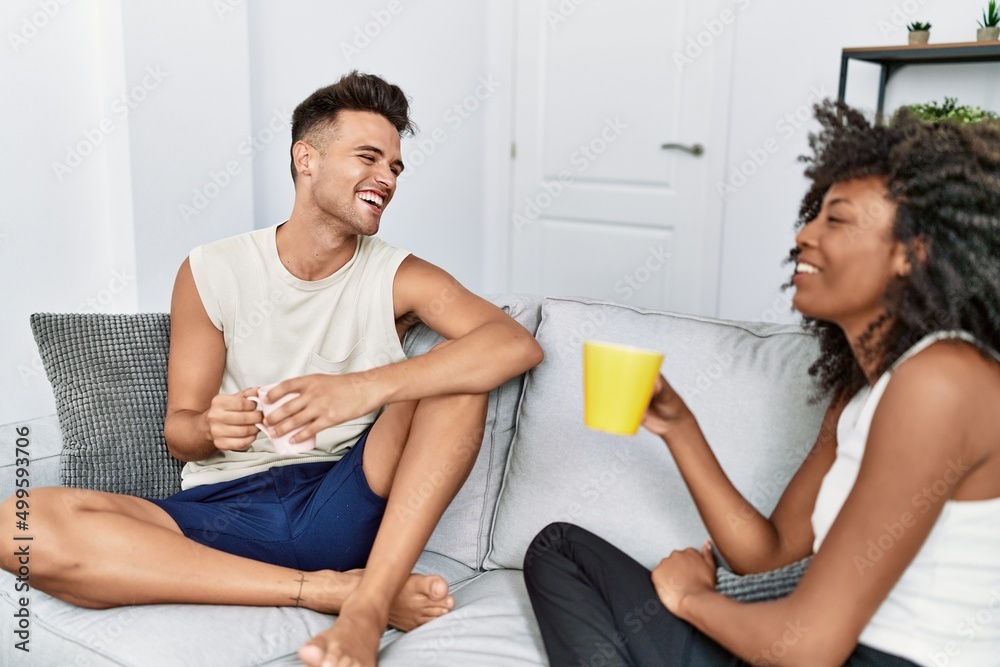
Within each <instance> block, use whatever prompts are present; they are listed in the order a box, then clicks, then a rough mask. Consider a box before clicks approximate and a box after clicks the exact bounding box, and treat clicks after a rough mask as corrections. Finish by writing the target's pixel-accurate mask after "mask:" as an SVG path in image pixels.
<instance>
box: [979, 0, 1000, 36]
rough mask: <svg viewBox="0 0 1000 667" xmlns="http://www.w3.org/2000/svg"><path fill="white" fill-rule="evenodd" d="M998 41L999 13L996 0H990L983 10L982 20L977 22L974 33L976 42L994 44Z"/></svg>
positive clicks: (999, 29) (999, 33)
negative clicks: (977, 28) (976, 28)
mask: <svg viewBox="0 0 1000 667" xmlns="http://www.w3.org/2000/svg"><path fill="white" fill-rule="evenodd" d="M997 39H1000V11H997V0H990V4H988V5H986V9H984V10H983V20H982V21H980V22H979V30H977V31H976V41H977V42H995V41H996V40H997Z"/></svg>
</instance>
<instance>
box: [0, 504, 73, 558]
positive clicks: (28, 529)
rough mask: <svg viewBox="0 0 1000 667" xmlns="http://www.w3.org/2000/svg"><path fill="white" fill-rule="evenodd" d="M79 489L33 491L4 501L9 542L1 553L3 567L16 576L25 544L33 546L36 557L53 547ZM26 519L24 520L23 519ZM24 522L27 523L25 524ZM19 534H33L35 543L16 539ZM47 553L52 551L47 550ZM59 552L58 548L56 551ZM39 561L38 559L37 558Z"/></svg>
mask: <svg viewBox="0 0 1000 667" xmlns="http://www.w3.org/2000/svg"><path fill="white" fill-rule="evenodd" d="M73 491H76V490H75V489H69V488H64V487H42V488H38V489H32V490H31V493H30V494H29V495H27V496H25V497H23V498H18V497H17V495H16V494H15V495H12V496H10V497H8V498H6V499H4V500H3V502H0V525H5V526H7V527H8V530H7V531H5V532H7V535H8V540H5V544H4V546H3V548H2V552H0V568H2V569H4V570H6V571H7V572H13V573H16V572H17V571H18V568H20V567H21V565H22V564H23V563H21V557H20V554H21V553H23V548H24V546H25V545H29V544H30V545H31V546H30V550H31V555H32V557H33V558H34V557H35V556H36V555H37V554H38V552H39V551H41V550H43V549H42V547H43V546H50V545H51V543H52V542H53V540H56V539H58V538H59V536H60V535H61V534H62V533H63V531H62V530H61V529H60V528H59V526H60V525H61V521H62V516H61V515H62V514H64V513H65V511H66V509H65V508H66V507H69V506H72V504H73V498H74V496H75V495H76V494H74V493H73ZM20 517H23V518H20ZM22 522H23V523H22ZM18 535H30V536H31V537H32V540H31V542H30V543H29V542H27V541H25V540H15V539H14V537H16V536H18ZM45 550H46V551H47V550H48V549H45ZM55 552H56V553H58V552H59V550H58V549H56V550H55ZM35 562H37V559H35Z"/></svg>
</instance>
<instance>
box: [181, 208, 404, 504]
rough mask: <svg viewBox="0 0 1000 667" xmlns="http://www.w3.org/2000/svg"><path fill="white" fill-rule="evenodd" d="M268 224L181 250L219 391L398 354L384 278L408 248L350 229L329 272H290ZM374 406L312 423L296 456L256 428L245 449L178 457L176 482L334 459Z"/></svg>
mask: <svg viewBox="0 0 1000 667" xmlns="http://www.w3.org/2000/svg"><path fill="white" fill-rule="evenodd" d="M277 227H278V226H277V225H276V226H274V227H269V228H267V229H260V230H257V231H253V232H250V233H247V234H241V235H239V236H234V237H232V238H228V239H223V240H221V241H217V242H215V243H210V244H208V245H203V246H199V247H197V248H195V249H194V250H193V251H191V256H190V263H191V272H192V274H193V275H194V281H195V285H196V286H197V289H198V293H199V295H200V296H201V301H202V303H203V304H204V306H205V310H206V311H207V312H208V316H209V318H211V320H212V323H213V324H214V325H215V326H216V328H218V329H219V330H221V331H222V334H223V338H224V339H225V344H226V367H225V372H224V373H223V376H222V387H221V389H220V391H221V392H222V393H224V394H234V393H237V392H239V391H242V390H244V389H246V388H248V387H252V386H264V385H269V384H273V383H276V382H281V381H282V380H286V379H288V378H293V377H298V376H301V375H309V374H312V373H330V374H335V375H339V374H343V373H357V372H362V371H366V370H370V369H372V368H375V367H377V366H384V365H386V364H390V363H394V362H397V361H402V360H403V359H405V358H406V355H405V354H404V353H403V348H402V345H401V344H400V341H399V337H398V335H397V333H396V325H395V318H394V314H393V303H392V284H393V279H394V277H395V275H396V270H397V269H398V268H399V265H400V263H402V261H403V260H404V259H405V258H406V257H407V255H409V253H407V252H405V251H403V250H399V249H397V248H393V247H392V246H390V245H388V244H386V243H384V242H383V241H381V240H380V239H377V238H375V237H372V236H359V237H358V245H357V248H356V250H355V252H354V256H353V257H352V258H351V259H350V260H349V261H348V262H347V264H345V265H344V266H343V267H342V268H341V269H340V270H338V271H337V272H336V273H334V274H333V275H331V276H328V277H326V278H323V279H322V280H315V281H306V280H300V279H299V278H296V277H295V276H293V275H292V274H291V273H289V272H288V270H287V269H286V268H285V267H284V265H283V264H282V263H281V260H280V259H279V257H278V249H277V246H276V245H275V231H276V230H277ZM378 414H379V411H375V412H372V413H370V414H367V415H362V416H361V417H358V418H357V419H352V420H350V421H348V422H346V423H344V424H340V425H337V426H333V427H330V428H328V429H325V430H323V431H321V432H320V433H319V434H318V435H317V436H316V449H314V450H311V451H308V452H305V453H302V454H278V453H276V452H275V450H274V445H273V444H272V443H271V440H270V438H268V437H267V436H266V435H265V434H263V433H261V434H260V435H259V436H258V437H257V440H256V441H255V442H254V443H253V445H252V446H251V448H250V449H249V450H248V451H244V452H231V451H227V452H221V451H220V452H217V453H216V454H214V455H213V456H211V457H209V458H208V459H205V460H203V461H192V462H189V463H187V464H186V465H185V466H184V469H183V471H182V478H183V482H182V486H183V488H185V489H188V488H191V487H194V486H199V485H201V484H214V483H216V482H224V481H229V480H233V479H237V478H239V477H243V476H245V475H249V474H252V473H257V472H261V471H264V470H267V469H268V468H270V467H272V466H278V465H290V464H296V463H308V462H311V461H319V460H331V459H332V460H337V459H340V458H341V457H343V456H344V454H346V453H347V451H348V450H349V449H350V448H351V446H352V445H354V443H355V442H356V441H357V439H358V438H359V437H360V436H361V434H362V433H363V432H364V430H365V429H366V428H367V427H368V426H369V425H371V424H372V423H374V421H375V418H376V417H377V416H378Z"/></svg>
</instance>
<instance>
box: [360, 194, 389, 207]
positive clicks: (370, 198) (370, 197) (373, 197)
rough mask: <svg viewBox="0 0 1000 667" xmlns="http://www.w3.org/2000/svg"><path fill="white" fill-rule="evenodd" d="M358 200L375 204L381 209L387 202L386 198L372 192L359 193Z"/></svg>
mask: <svg viewBox="0 0 1000 667" xmlns="http://www.w3.org/2000/svg"><path fill="white" fill-rule="evenodd" d="M358 199H360V200H362V201H366V202H369V203H371V204H375V205H376V206H378V207H379V208H382V202H384V201H385V198H384V197H382V195H380V194H378V193H376V192H370V191H365V192H359V193H358Z"/></svg>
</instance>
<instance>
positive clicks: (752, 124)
mask: <svg viewBox="0 0 1000 667" xmlns="http://www.w3.org/2000/svg"><path fill="white" fill-rule="evenodd" d="M745 1H746V0H740V3H739V4H744V3H745ZM984 4H985V3H984V2H981V0H877V1H872V0H844V1H843V2H840V3H838V4H837V5H836V6H832V5H829V4H820V3H818V2H791V1H783V2H764V1H763V0H755V1H754V2H752V3H750V4H749V5H748V6H747V8H746V10H745V11H742V12H738V19H737V22H736V23H735V26H734V27H735V29H736V46H735V64H734V68H733V89H732V90H733V92H732V99H731V124H730V146H729V159H728V162H729V165H730V168H729V169H728V170H727V177H728V176H729V175H730V174H731V173H732V170H734V169H736V170H739V169H741V167H742V164H743V163H744V162H745V161H746V160H748V159H750V158H751V153H753V154H756V155H757V156H758V157H759V156H760V154H761V151H762V149H763V148H764V146H765V142H767V140H768V139H774V140H775V141H776V142H777V144H778V146H779V150H778V151H777V152H775V153H773V154H771V155H768V156H767V161H766V162H765V163H764V164H763V166H762V167H760V168H758V169H756V173H753V175H752V176H750V177H749V178H747V179H746V182H745V184H743V185H742V186H741V187H739V188H738V189H737V191H736V192H735V193H728V194H726V196H725V216H724V220H723V232H722V238H723V248H722V262H721V266H722V270H721V275H720V286H721V288H720V294H719V315H720V316H721V317H727V318H734V319H750V320H758V319H766V320H772V319H774V320H780V321H791V320H793V319H794V316H793V315H792V313H791V312H790V311H789V306H788V302H789V297H790V294H791V293H790V292H784V293H783V292H782V291H781V290H780V289H779V288H780V285H781V284H783V283H785V282H787V280H788V278H789V277H790V275H791V273H790V272H791V267H790V266H789V265H784V266H783V265H782V260H783V259H784V258H785V257H786V256H787V254H788V250H789V249H790V248H791V247H792V245H793V244H794V234H793V225H794V223H795V220H796V219H797V218H798V206H799V202H800V200H801V198H802V195H803V194H804V193H805V189H806V183H805V180H804V178H803V176H802V167H803V165H802V164H801V163H799V162H798V161H797V160H796V158H797V156H799V155H802V154H804V153H805V152H806V150H807V148H808V144H807V135H808V132H809V131H810V129H811V128H814V127H815V126H814V125H813V124H811V123H806V124H799V121H798V120H795V121H792V122H790V121H789V120H787V118H786V116H788V115H789V114H791V115H793V116H794V115H795V114H796V113H802V114H804V113H805V108H804V107H805V106H808V105H811V103H812V102H813V101H814V91H818V92H821V93H822V94H823V95H825V96H829V97H834V98H835V97H836V95H837V84H838V81H839V72H840V51H841V49H842V48H843V47H845V46H846V47H850V46H874V45H894V44H905V43H906V39H907V33H906V29H905V27H903V26H904V25H905V23H908V22H911V21H915V20H920V21H929V22H930V23H932V24H933V26H934V27H933V29H932V30H931V41H932V42H934V43H946V42H962V41H966V42H967V41H971V40H974V39H975V31H976V28H977V25H976V20H977V19H978V18H979V17H980V12H981V10H982V6H983V5H984ZM904 8H905V9H912V8H916V11H915V12H911V13H907V12H905V11H903V9H904ZM878 72H879V68H878V67H877V66H875V65H871V64H868V63H857V62H855V63H853V64H852V65H851V69H850V75H849V77H848V88H847V95H846V98H847V102H848V103H849V104H852V105H855V106H858V107H862V108H866V109H869V110H871V111H872V112H874V109H875V107H876V104H877V101H878V98H877V90H878ZM998 74H1000V63H985V64H976V65H943V66H942V65H938V66H914V67H910V68H906V69H903V70H902V71H900V72H899V73H898V74H896V75H895V76H894V77H893V78H892V79H891V80H890V83H889V88H888V94H887V96H886V104H885V108H886V111H890V110H892V109H894V108H896V107H898V106H899V105H901V104H909V103H914V102H926V101H930V100H932V99H937V100H941V99H942V98H943V97H944V96H945V95H950V96H957V97H958V98H959V100H960V101H961V102H963V103H966V104H978V105H980V106H983V107H985V108H990V109H994V110H1000V87H998V86H997V81H998V79H997V75H998ZM810 118H811V116H810ZM796 125H801V126H798V127H797V126H796ZM765 152H766V151H765ZM749 166H750V167H753V166H755V165H753V164H752V163H751V165H749ZM745 171H747V172H751V171H752V170H751V169H750V168H749V167H748V168H746V169H745ZM736 182H737V183H738V182H739V181H736Z"/></svg>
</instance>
